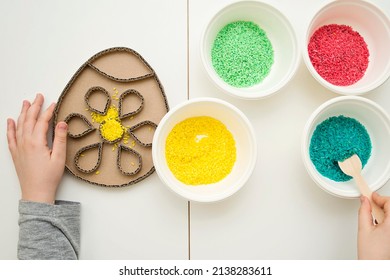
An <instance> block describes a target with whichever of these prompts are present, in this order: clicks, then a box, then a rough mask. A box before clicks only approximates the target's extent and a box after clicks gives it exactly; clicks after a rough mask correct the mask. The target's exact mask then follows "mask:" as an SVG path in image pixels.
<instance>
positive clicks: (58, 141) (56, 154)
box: [52, 122, 68, 162]
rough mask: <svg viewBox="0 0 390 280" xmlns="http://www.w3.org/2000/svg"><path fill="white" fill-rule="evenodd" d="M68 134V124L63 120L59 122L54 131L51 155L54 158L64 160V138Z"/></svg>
mask: <svg viewBox="0 0 390 280" xmlns="http://www.w3.org/2000/svg"><path fill="white" fill-rule="evenodd" d="M67 136H68V125H67V124H66V123H65V122H59V123H57V125H56V128H55V131H54V141H53V149H52V157H53V158H54V159H56V160H61V161H63V162H65V159H66V139H67Z"/></svg>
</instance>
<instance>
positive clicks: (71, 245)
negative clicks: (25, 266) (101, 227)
mask: <svg viewBox="0 0 390 280" xmlns="http://www.w3.org/2000/svg"><path fill="white" fill-rule="evenodd" d="M79 250H80V203H78V202H71V201H61V200H58V201H56V202H55V204H54V205H52V204H46V203H38V202H31V201H23V200H21V201H20V202H19V243H18V258H19V259H30V260H31V259H39V260H47V259H55V260H66V259H68V260H69V259H70V260H75V259H78V256H79Z"/></svg>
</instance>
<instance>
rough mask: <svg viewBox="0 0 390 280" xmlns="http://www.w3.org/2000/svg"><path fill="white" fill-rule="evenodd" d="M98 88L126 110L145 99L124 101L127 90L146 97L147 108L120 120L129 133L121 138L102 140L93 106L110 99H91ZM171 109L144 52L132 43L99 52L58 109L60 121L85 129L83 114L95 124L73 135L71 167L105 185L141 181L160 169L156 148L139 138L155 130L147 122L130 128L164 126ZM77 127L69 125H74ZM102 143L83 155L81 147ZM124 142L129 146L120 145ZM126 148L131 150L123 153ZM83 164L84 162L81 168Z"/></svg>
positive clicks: (63, 95) (66, 91)
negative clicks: (156, 166) (156, 164)
mask: <svg viewBox="0 0 390 280" xmlns="http://www.w3.org/2000/svg"><path fill="white" fill-rule="evenodd" d="M94 87H101V88H103V89H105V91H106V92H108V94H109V96H110V104H111V105H110V106H114V108H117V109H118V108H119V105H121V106H122V107H127V109H126V111H129V112H130V111H132V110H133V109H132V106H139V104H138V105H133V104H132V103H136V102H133V101H132V100H131V99H130V98H128V101H126V102H127V104H119V100H120V96H121V94H122V93H125V92H128V91H129V90H134V91H137V92H139V93H140V94H141V95H142V97H143V99H144V101H143V104H142V106H143V108H142V110H136V112H137V113H136V114H135V115H131V116H128V117H125V118H123V119H119V121H120V123H121V125H122V126H123V127H124V128H125V134H124V136H123V137H122V138H121V139H119V141H118V142H117V143H109V142H107V141H104V139H102V135H101V134H100V130H99V127H100V124H99V123H96V122H94V120H93V118H92V112H91V110H89V108H90V106H95V105H91V104H93V103H94V104H97V105H99V102H100V103H102V102H103V103H104V102H107V100H99V97H98V96H97V97H96V100H91V101H90V102H91V104H86V102H85V95H86V94H87V92H88V91H89V90H90V89H91V88H94ZM94 98H95V97H94ZM103 107H104V104H103ZM96 111H97V112H99V110H96ZM168 111H169V106H168V101H167V98H166V95H165V92H164V88H163V86H162V84H161V82H160V80H159V78H158V76H157V74H156V73H155V71H154V70H153V68H152V67H151V66H150V65H149V63H148V62H147V61H146V60H145V59H144V58H143V57H142V56H141V55H140V54H139V53H137V52H136V51H134V50H133V49H130V48H127V47H114V48H109V49H106V50H103V51H101V52H99V53H97V54H95V55H93V56H92V57H91V58H89V59H88V60H87V61H86V62H85V63H84V64H82V65H81V67H80V68H79V69H78V70H77V71H76V73H75V74H74V75H73V76H72V78H71V79H70V81H69V82H68V84H67V85H66V87H65V88H64V90H63V92H62V93H61V95H60V97H59V99H58V102H57V105H56V108H55V111H54V122H53V125H54V126H55V125H56V124H57V123H58V122H59V121H64V120H66V119H72V126H76V130H77V131H82V130H83V129H84V128H83V126H86V122H85V120H81V121H80V122H77V121H75V119H77V116H78V115H83V116H84V117H85V118H86V119H87V120H88V122H89V123H90V124H92V126H93V127H94V130H93V131H89V132H88V133H85V134H83V135H82V137H78V138H74V137H71V135H69V136H68V139H67V140H68V143H67V151H66V152H67V156H66V163H65V167H66V170H67V171H68V172H70V173H71V174H72V175H74V176H75V177H77V178H78V179H81V180H83V181H86V182H89V183H91V184H94V185H98V186H103V187H125V186H129V185H133V184H135V183H137V182H140V181H141V180H143V179H145V178H146V177H148V176H150V175H151V174H152V173H153V172H154V165H153V159H152V147H151V146H149V145H140V144H139V141H137V140H139V138H142V139H149V140H150V142H151V140H152V138H153V133H154V130H152V129H150V127H149V129H147V127H148V126H144V127H146V128H145V129H137V131H136V132H137V133H138V134H139V135H135V134H134V133H135V132H134V131H131V133H130V132H129V131H128V129H129V128H133V127H136V126H137V125H138V124H142V123H145V122H149V123H153V124H156V125H158V123H159V122H160V120H161V119H162V117H163V116H164V115H165V114H166V113H167V112H168ZM70 116H76V117H72V118H70ZM82 119H84V118H82ZM77 126H79V127H77ZM71 129H72V128H71V127H69V130H71ZM85 129H90V128H88V127H87V126H86V128H85ZM97 143H102V144H101V150H97V151H94V149H89V150H86V151H87V152H86V154H85V155H84V154H79V151H80V150H82V151H84V150H85V149H83V148H85V147H88V146H92V147H94V145H95V144H97ZM121 145H122V146H124V147H126V148H125V149H122V148H119V147H120V146H121ZM95 146H96V145H95ZM98 146H100V145H98ZM123 151H126V153H125V154H119V153H121V152H123ZM129 151H130V152H129ZM76 155H77V163H76ZM132 156H140V157H141V158H132ZM99 157H101V158H99ZM119 160H120V161H121V162H119ZM138 162H139V163H140V162H142V166H138V165H137V163H138ZM97 163H99V164H98V167H96V164H97ZM80 165H81V166H83V167H82V168H80ZM88 166H91V168H94V169H93V172H90V170H88ZM82 170H84V171H85V172H83V171H82ZM128 174H131V175H128Z"/></svg>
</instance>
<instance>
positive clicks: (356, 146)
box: [309, 115, 372, 182]
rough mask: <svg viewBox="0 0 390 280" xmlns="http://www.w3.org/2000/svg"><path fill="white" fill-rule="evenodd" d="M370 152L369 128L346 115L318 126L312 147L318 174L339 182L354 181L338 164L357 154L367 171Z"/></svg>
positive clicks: (332, 118)
mask: <svg viewBox="0 0 390 280" xmlns="http://www.w3.org/2000/svg"><path fill="white" fill-rule="evenodd" d="M371 150H372V145H371V140H370V136H369V134H368V132H367V130H366V128H365V127H364V126H363V125H362V124H361V123H360V122H359V121H357V120H356V119H354V118H350V117H345V116H343V115H340V116H337V117H336V116H335V117H330V118H328V119H327V120H325V121H323V122H322V123H320V124H319V125H317V127H316V128H315V130H314V133H313V136H312V137H311V141H310V147H309V152H310V159H311V161H312V162H313V164H314V166H315V168H316V169H317V171H318V172H319V173H320V174H321V175H323V176H325V177H327V178H329V179H331V180H333V181H337V182H344V181H348V180H350V179H352V177H350V176H348V175H345V174H344V173H343V172H342V171H341V169H340V167H339V165H338V161H343V160H345V159H347V158H349V157H350V156H352V155H353V154H357V155H358V156H359V158H360V160H361V161H362V165H363V167H364V166H365V165H366V163H367V161H368V159H369V158H370V156H371Z"/></svg>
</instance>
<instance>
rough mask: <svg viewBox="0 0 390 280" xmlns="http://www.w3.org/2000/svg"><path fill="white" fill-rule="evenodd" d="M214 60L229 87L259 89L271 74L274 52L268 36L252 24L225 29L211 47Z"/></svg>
mask: <svg viewBox="0 0 390 280" xmlns="http://www.w3.org/2000/svg"><path fill="white" fill-rule="evenodd" d="M211 60H212V64H213V67H214V69H215V71H216V72H217V74H218V75H219V76H220V77H221V78H222V79H223V80H224V81H225V82H226V83H228V84H229V85H231V86H234V87H238V88H242V87H250V86H253V85H256V84H258V83H260V82H262V81H263V79H264V78H265V77H266V76H267V75H268V74H269V72H270V70H271V66H272V64H273V63H274V51H273V48H272V44H271V42H270V40H269V39H268V37H267V35H266V33H265V32H264V30H263V29H261V28H260V27H259V26H258V25H257V24H255V23H253V22H250V21H236V22H232V23H229V24H227V25H226V26H225V27H223V28H222V29H221V30H220V31H219V33H218V35H217V37H216V38H215V41H214V43H213V46H212V50H211Z"/></svg>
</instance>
